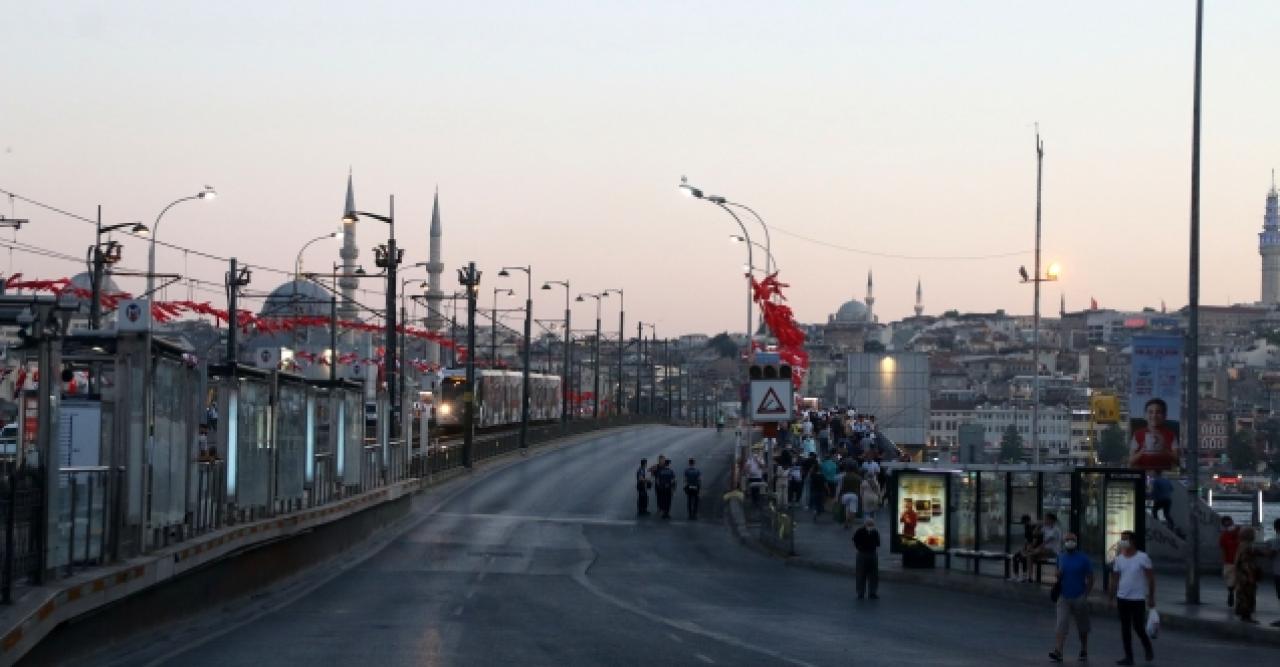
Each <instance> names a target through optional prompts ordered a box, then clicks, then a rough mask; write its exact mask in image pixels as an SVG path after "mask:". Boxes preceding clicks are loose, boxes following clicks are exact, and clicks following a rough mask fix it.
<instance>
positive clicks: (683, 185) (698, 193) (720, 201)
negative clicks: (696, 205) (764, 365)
mask: <svg viewBox="0 0 1280 667" xmlns="http://www.w3.org/2000/svg"><path fill="white" fill-rule="evenodd" d="M680 190H681V191H683V192H684V193H685V194H687V195H689V196H691V197H693V198H695V199H701V200H703V201H706V202H710V203H712V204H715V205H716V206H719V207H720V208H722V209H724V212H725V213H728V214H729V216H730V217H732V218H733V221H734V222H736V223H738V229H740V230H742V237H743V238H744V239H746V241H747V244H746V245H747V269H746V270H745V271H744V272H743V273H745V274H746V278H747V355H748V357H750V355H751V351H752V348H753V347H754V346H753V342H754V340H753V338H754V336H753V335H752V334H753V333H754V327H753V326H752V325H751V319H752V318H751V304H752V301H753V297H754V294H753V293H752V292H753V290H752V289H751V270H750V267H753V266H755V261H754V260H753V258H752V252H751V246H752V245H753V244H752V243H751V234H749V233H747V226H746V225H744V224H742V219H741V218H739V217H738V215H737V214H736V213H734V212H733V210H732V209H730V208H729V207H728V206H726V204H728V203H730V202H728V201H727V200H726V199H725V198H724V197H717V196H715V195H711V196H706V195H704V194H703V192H702V190H700V189H698V188H695V187H693V186H692V185H689V180H688V179H687V178H685V177H684V176H681V177H680ZM761 224H763V223H761ZM766 236H767V234H766Z"/></svg>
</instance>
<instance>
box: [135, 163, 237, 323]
mask: <svg viewBox="0 0 1280 667" xmlns="http://www.w3.org/2000/svg"><path fill="white" fill-rule="evenodd" d="M217 196H218V193H217V192H216V191H215V190H214V189H213V186H211V185H206V186H204V189H203V190H201V191H200V192H197V193H195V194H194V195H191V196H190V197H179V198H178V199H175V200H173V201H171V202H169V205H168V206H165V207H164V209H162V210H161V211H160V215H157V216H156V221H155V223H153V224H152V225H151V243H150V247H149V248H148V249H147V291H146V293H145V294H143V297H144V298H147V299H150V298H152V296H151V292H152V291H153V290H154V289H155V273H156V235H157V234H158V233H159V232H160V221H161V220H162V219H163V218H164V214H165V213H168V212H169V209H171V208H173V207H174V206H177V205H178V204H181V203H182V202H184V201H192V200H195V199H208V200H211V201H212V200H213V199H214V198H215V197H217Z"/></svg>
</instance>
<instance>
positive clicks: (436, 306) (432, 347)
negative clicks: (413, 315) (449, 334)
mask: <svg viewBox="0 0 1280 667" xmlns="http://www.w3.org/2000/svg"><path fill="white" fill-rule="evenodd" d="M442 236H443V232H442V231H441V229H440V189H439V188H437V189H436V196H435V199H434V200H433V201H432V202H431V261H429V262H427V331H434V332H436V333H439V332H440V327H441V326H443V325H444V317H443V316H442V314H441V312H440V308H441V305H440V304H441V302H442V301H443V300H444V293H443V292H441V291H440V274H441V273H443V272H444V262H441V261H440V239H441V237H442ZM440 358H441V356H440V344H439V343H436V342H434V341H427V363H429V364H439V363H440Z"/></svg>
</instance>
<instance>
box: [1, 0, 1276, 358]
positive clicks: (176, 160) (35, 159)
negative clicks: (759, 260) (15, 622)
mask: <svg viewBox="0 0 1280 667" xmlns="http://www.w3.org/2000/svg"><path fill="white" fill-rule="evenodd" d="M1206 4H1207V5H1208V8H1207V16H1206V21H1205V24H1206V28H1205V84H1204V148H1203V225H1204V235H1203V283H1202V285H1203V287H1202V290H1203V295H1204V297H1203V298H1204V300H1205V301H1206V302H1208V303H1222V302H1225V301H1227V300H1228V299H1231V300H1234V301H1252V300H1254V299H1257V298H1258V290H1259V287H1258V281H1259V261H1258V255H1257V237H1256V232H1257V231H1259V229H1260V228H1261V221H1262V212H1263V203H1264V197H1265V194H1266V190H1267V188H1268V187H1269V183H1270V170H1271V168H1272V167H1273V166H1276V164H1277V163H1278V162H1280V119H1277V118H1276V111H1277V109H1280V87H1277V86H1276V85H1275V82H1274V80H1273V79H1274V76H1273V75H1272V74H1271V72H1273V71H1274V70H1273V68H1274V67H1275V64H1276V60H1277V55H1278V49H1280V47H1277V42H1276V30H1277V26H1280V3H1277V2H1274V0H1258V1H1252V2H1250V1H1246V0H1231V1H1230V2H1226V1H1220V2H1214V1H1212V0H1211V1H1210V2H1207V3H1206ZM4 14H5V20H4V22H3V24H0V26H2V27H0V39H2V40H3V43H4V53H5V54H6V55H5V57H4V61H3V62H4V65H2V66H0V188H4V189H6V190H12V191H14V192H17V193H20V194H22V195H25V196H28V197H32V198H35V199H39V200H43V201H46V202H48V203H50V204H54V205H56V206H59V207H61V208H65V209H69V210H71V211H75V212H78V213H83V214H86V215H92V214H93V211H94V207H95V205H97V204H102V205H103V207H104V215H105V218H106V220H107V221H108V222H121V221H128V220H142V221H144V222H147V223H148V224H150V223H151V222H152V220H153V219H154V218H155V216H156V214H157V213H158V212H159V211H160V209H161V208H162V207H163V206H164V205H165V204H166V203H168V202H169V201H170V200H172V199H174V198H176V197H178V196H182V195H185V194H190V193H194V192H195V191H196V190H198V189H199V187H200V186H202V185H204V184H206V183H208V184H211V185H214V186H215V187H216V188H217V189H218V191H219V193H220V197H219V198H218V199H217V201H216V202H213V203H206V202H191V203H186V204H183V205H181V206H179V207H177V208H174V209H173V210H172V211H170V213H169V214H168V215H167V216H166V217H165V220H164V224H163V225H162V227H161V231H160V238H161V239H163V240H166V241H170V242H174V243H180V244H183V245H188V246H192V247H198V248H201V249H203V250H206V251H208V252H210V253H213V254H216V255H220V256H229V255H235V256H237V257H239V258H240V259H241V260H242V261H245V262H250V263H255V264H263V265H268V266H274V267H279V268H281V269H284V270H287V269H288V268H289V267H291V266H292V263H293V261H294V257H295V255H296V253H297V251H298V249H299V248H300V247H301V246H302V244H303V243H304V242H305V241H306V240H307V239H310V238H312V237H314V236H317V235H320V234H323V233H325V232H327V231H330V230H333V229H336V227H337V224H338V218H339V216H340V215H341V212H342V210H341V209H342V197H343V188H344V185H345V180H346V176H347V169H348V167H349V166H350V167H351V168H352V169H354V174H355V182H356V198H357V203H358V204H359V206H360V207H361V208H363V209H366V210H373V211H384V210H385V208H386V202H387V195H388V194H390V193H395V195H396V212H397V218H398V220H399V222H400V224H399V225H398V226H397V227H398V232H399V236H400V237H401V239H402V240H403V242H405V243H407V244H408V251H407V253H406V262H409V263H412V262H419V261H424V260H425V259H426V255H427V221H428V219H429V215H430V205H431V193H432V190H433V188H434V187H436V186H437V185H438V186H439V188H440V197H441V207H442V211H443V220H444V227H445V239H444V240H445V243H444V255H445V257H444V258H445V262H446V264H447V266H448V268H447V269H446V274H445V289H446V291H451V290H453V289H454V288H455V287H456V278H455V276H454V269H455V268H456V267H457V266H458V265H459V264H461V263H464V262H466V261H468V260H474V261H476V262H477V263H478V264H479V266H480V268H481V269H482V270H484V272H485V274H484V284H485V287H484V288H483V292H484V294H485V297H484V299H483V303H484V304H486V306H485V307H488V306H487V304H489V302H490V298H491V296H492V295H491V292H490V289H489V287H490V286H492V285H495V284H498V282H496V281H498V280H499V279H497V278H496V275H495V274H496V273H497V268H498V267H500V266H501V265H503V264H529V263H531V264H532V265H533V267H534V275H535V278H536V279H537V280H543V279H563V278H566V277H567V278H569V279H571V281H572V283H573V287H574V292H575V293H576V292H578V291H596V290H600V289H604V288H610V287H622V288H625V289H626V291H627V294H626V296H627V302H626V308H627V317H628V320H629V321H630V322H634V321H635V320H636V319H637V318H639V319H643V320H645V321H657V322H658V323H659V335H665V334H675V333H684V332H689V331H721V330H725V329H728V330H731V331H738V330H741V329H742V328H743V326H744V320H745V315H744V313H743V310H744V307H745V303H744V302H745V290H744V288H743V286H742V278H741V275H740V266H741V264H742V263H743V261H744V259H745V257H744V249H743V247H742V246H740V245H731V244H730V243H729V242H728V241H727V237H728V235H729V234H731V233H736V231H737V227H736V225H735V224H734V223H733V221H732V220H731V219H730V218H729V217H728V216H727V215H726V214H725V213H724V212H723V211H720V210H719V209H717V208H715V207H714V206H711V205H709V204H706V203H703V202H697V201H693V200H689V199H687V198H684V197H680V196H679V195H678V193H677V190H676V185H677V184H678V182H679V178H680V176H681V174H687V175H688V176H689V178H690V181H691V182H693V183H696V184H697V185H699V186H700V187H702V188H704V189H705V190H707V191H708V192H709V193H717V194H722V195H724V196H727V197H729V198H730V199H734V200H738V201H742V202H744V203H747V204H749V205H751V206H752V207H754V208H755V209H756V210H757V211H759V212H760V213H761V214H762V215H764V217H765V218H766V220H768V221H769V222H770V223H771V224H772V225H774V231H773V251H774V254H775V256H776V258H777V261H778V263H779V265H780V266H781V268H782V276H783V279H784V281H785V282H789V283H791V285H792V287H791V290H790V292H789V294H790V296H791V303H792V305H793V307H794V308H795V310H796V311H797V315H798V317H799V319H801V320H802V321H824V320H825V319H826V316H827V314H828V313H830V312H832V311H833V310H834V309H835V308H836V307H837V306H838V305H839V304H840V303H841V302H842V301H843V300H845V299H848V298H850V297H851V296H857V297H858V298H862V295H863V291H864V283H865V281H866V272H867V270H868V269H873V270H874V271H875V278H876V296H877V304H876V310H877V312H878V314H880V315H881V317H882V319H889V318H898V317H901V316H903V315H905V314H908V313H909V312H910V309H911V306H912V302H913V296H914V290H915V284H916V279H917V277H919V278H920V279H921V280H923V282H924V290H925V306H926V311H927V312H930V313H937V312H940V311H941V310H944V309H948V308H959V309H971V310H992V309H995V308H1001V307H1003V308H1006V309H1008V310H1010V311H1011V312H1029V311H1030V309H1031V291H1030V289H1029V288H1028V287H1027V286H1025V285H1020V284H1019V283H1018V282H1017V267H1018V265H1019V264H1021V263H1026V264H1028V266H1029V265H1030V260H1031V255H1030V249H1031V248H1032V247H1033V231H1034V228H1033V222H1034V191H1035V155H1034V138H1033V133H1034V127H1033V126H1034V123H1035V122H1037V121H1038V122H1039V124H1040V129H1041V133H1042V136H1043V138H1044V141H1045V146H1046V162H1045V196H1044V248H1045V257H1046V260H1048V259H1050V258H1052V259H1057V260H1059V261H1061V262H1062V264H1063V267H1064V275H1063V281H1062V282H1061V283H1060V284H1059V285H1052V286H1049V287H1048V288H1047V290H1046V293H1045V309H1046V311H1047V312H1056V311H1057V302H1058V295H1059V291H1060V290H1061V291H1063V292H1065V294H1066V298H1067V305H1068V307H1069V308H1072V309H1078V308H1083V307H1085V306H1087V304H1088V301H1089V298H1090V297H1091V296H1093V297H1096V298H1097V299H1098V301H1099V302H1100V304H1101V305H1102V306H1104V307H1116V308H1133V307H1138V306H1141V305H1148V304H1149V305H1158V304H1159V302H1160V300H1161V299H1164V300H1166V301H1167V302H1168V304H1169V306H1170V307H1171V308H1172V307H1175V306H1179V305H1181V304H1183V303H1185V301H1186V290H1187V228H1188V223H1187V220H1188V201H1189V192H1190V189H1189V181H1190V176H1189V174H1190V139H1191V92H1192V87H1191V86H1192V79H1191V74H1192V71H1191V66H1192V53H1193V41H1192V40H1193V32H1194V2H1192V0H1179V1H1173V0H1152V1H1146V2H1141V1H1136V0H1134V1H1127V2H1114V1H1108V2H1102V1H1099V2H1084V1H1080V2H1070V3H1051V2H1023V1H1016V0H1007V1H1001V2H995V1H992V2H978V1H970V2H955V1H954V0H939V1H934V2H926V1H923V0H919V1H910V2H907V1H904V2H853V1H844V2H803V3H777V2H745V1H741V0H739V1H735V2H644V3H635V2H626V3H624V2H600V1H597V2H547V1H542V2H510V3H503V2H448V3H444V2H435V3H432V2H359V3H318V2H216V3H208V2H204V3H189V2H156V3H131V2H89V3H86V2H37V3H18V2H10V3H8V7H7V8H6V10H5V12H4ZM0 213H3V214H5V215H9V214H11V213H12V214H16V215H17V216H18V217H29V218H31V219H32V224H31V225H30V226H28V227H24V228H23V229H22V230H21V231H19V232H17V240H18V241H19V242H21V243H24V244H30V245H35V246H40V247H44V248H51V249H56V250H58V251H61V252H63V253H66V254H68V255H72V256H77V257H83V256H84V254H85V249H86V247H87V246H88V245H89V244H90V243H91V242H92V228H91V227H89V226H87V225H84V224H83V223H77V222H75V221H72V220H69V219H67V218H64V217H61V216H58V215H54V214H50V213H47V212H45V211H41V210H39V209H36V208H34V207H32V206H30V205H27V204H24V203H22V202H17V203H14V204H13V206H12V208H11V207H10V202H8V201H0ZM361 225H362V226H361V228H360V239H361V246H362V251H361V258H360V261H361V262H362V263H364V265H365V266H366V268H368V269H370V270H373V257H372V251H371V247H372V245H374V244H375V243H377V242H378V241H380V240H382V239H383V238H385V231H386V230H385V226H384V225H381V224H380V223H375V222H368V223H361ZM749 231H750V232H751V234H752V235H753V236H755V237H756V238H757V240H761V239H760V236H761V234H760V232H759V226H758V225H754V224H751V225H750V226H749ZM786 232H790V233H792V234H799V235H803V236H806V237H810V238H816V239H822V240H825V241H827V242H829V243H830V244H832V245H840V246H845V247H848V248H853V249H856V250H859V251H862V252H850V251H847V250H839V249H836V248H834V247H831V246H824V245H820V244H814V243H811V242H807V241H804V240H801V239H799V238H797V237H795V236H792V235H789V234H787V233H786ZM0 237H3V238H5V239H12V238H13V236H11V235H10V233H9V232H8V231H7V230H6V231H3V232H0ZM1017 251H1025V253H1026V254H1025V255H1022V256H1015V257H1005V258H998V259H986V260H980V261H963V260H954V259H936V258H945V257H955V256H975V255H991V254H999V253H1009V252H1017ZM873 252H874V253H884V254H888V255H910V256H914V257H924V258H927V259H901V258H893V257H888V256H875V255H871V254H868V253H873ZM336 256H337V246H336V244H335V243H332V242H322V243H318V244H316V245H314V246H312V247H311V249H309V250H308V252H307V255H306V258H307V260H306V261H307V268H308V269H311V270H322V271H327V270H329V268H330V265H331V263H332V261H333V260H334V259H335V258H336ZM0 261H3V267H4V268H5V269H10V266H11V267H12V268H11V269H10V270H12V271H22V272H24V273H25V274H26V275H28V276H39V277H49V278H52V277H59V276H66V275H70V274H71V273H74V272H75V271H77V270H78V269H77V266H76V264H75V263H73V262H69V261H59V260H54V259H45V258H40V257H36V256H33V255H30V254H26V253H21V252H16V253H13V255H12V260H11V262H10V260H9V258H8V257H4V256H3V254H0ZM124 264H125V265H127V266H128V267H130V268H142V267H145V265H146V252H145V246H144V245H143V244H141V243H140V242H137V241H129V242H127V243H126V249H125V259H124ZM159 270H161V271H167V272H184V271H185V272H187V273H189V274H190V275H193V276H195V277H198V278H202V279H206V280H215V281H221V276H222V272H223V271H224V270H225V267H224V266H222V265H220V264H218V263H215V262H211V261H207V260H201V259H198V258H195V257H184V255H183V254H182V253H179V252H175V251H169V250H163V249H162V250H161V252H160V254H159ZM411 275H414V274H411ZM281 280H283V277H282V276H273V275H270V274H267V273H265V272H261V271H260V272H257V273H256V274H255V277H254V285H253V288H254V289H260V290H266V289H269V288H270V287H272V286H274V284H275V283H276V282H279V281H281ZM122 282H123V284H124V286H125V287H126V288H132V289H136V288H137V287H138V286H139V285H140V281H137V280H124V281H122ZM501 282H502V284H510V286H512V287H517V288H520V289H521V290H522V289H523V282H522V281H517V280H510V281H501ZM535 287H536V285H535ZM217 291H218V292H219V293H218V294H215V293H211V292H209V293H201V292H197V293H196V296H197V297H198V298H202V299H211V300H213V301H214V302H215V303H217V304H219V305H221V304H222V303H223V297H222V296H221V294H220V292H221V290H217ZM186 292H187V290H186V289H170V290H169V293H168V296H169V297H170V298H185V297H186V296H187V294H186ZM535 298H536V308H535V311H536V315H537V317H539V318H558V317H561V315H562V312H563V301H562V299H563V291H562V290H559V289H557V291H555V292H537V293H536V294H535ZM368 301H369V302H371V303H376V302H377V301H378V299H377V298H376V297H369V298H368ZM517 301H518V300H510V305H516V303H517ZM574 312H575V315H574V316H575V320H576V321H577V322H589V321H590V320H592V319H594V306H592V305H590V304H580V305H576V306H575V311H574ZM616 318H617V304H616V302H610V303H607V305H606V306H605V309H604V320H605V322H606V328H611V327H614V326H616Z"/></svg>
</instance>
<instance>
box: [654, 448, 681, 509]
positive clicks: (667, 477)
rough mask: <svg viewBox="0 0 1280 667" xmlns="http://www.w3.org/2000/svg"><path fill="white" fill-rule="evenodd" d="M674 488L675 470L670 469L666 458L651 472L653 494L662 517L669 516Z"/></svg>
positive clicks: (669, 463) (669, 462)
mask: <svg viewBox="0 0 1280 667" xmlns="http://www.w3.org/2000/svg"><path fill="white" fill-rule="evenodd" d="M675 490H676V472H675V471H674V470H672V469H671V461H670V460H666V461H663V462H662V465H661V466H659V467H658V470H657V472H655V473H654V474H653V494H654V495H655V496H657V497H658V511H659V512H661V513H662V518H664V519H670V518H671V496H672V494H674V493H675Z"/></svg>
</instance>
